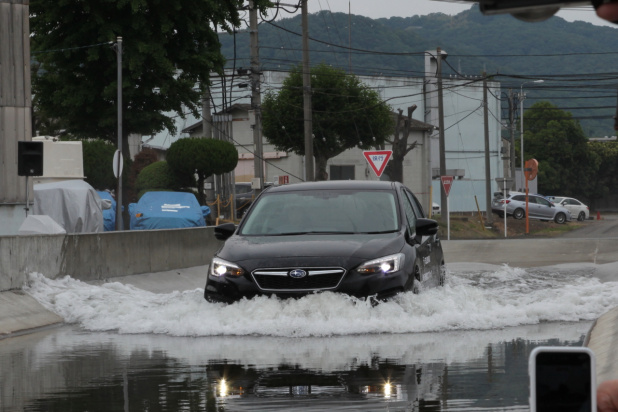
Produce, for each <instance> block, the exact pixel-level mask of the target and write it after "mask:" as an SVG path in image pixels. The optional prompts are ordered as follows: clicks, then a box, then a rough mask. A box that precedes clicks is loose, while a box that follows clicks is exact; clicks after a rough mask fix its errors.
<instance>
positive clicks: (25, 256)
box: [0, 227, 222, 292]
mask: <svg viewBox="0 0 618 412" xmlns="http://www.w3.org/2000/svg"><path fill="white" fill-rule="evenodd" d="M221 244H222V242H221V241H219V240H217V239H216V238H215V236H214V229H213V227H200V228H185V229H165V230H135V231H119V232H103V233H80V234H60V235H28V236H0V292H1V291H6V290H11V289H20V288H21V287H22V286H23V285H24V283H25V282H26V280H27V275H28V274H30V273H33V272H36V273H41V274H42V275H44V276H46V277H48V278H51V279H55V278H59V277H64V276H71V277H72V278H75V279H79V280H84V281H89V280H103V279H107V278H111V277H116V276H127V275H137V274H142V273H152V272H163V271H167V270H173V269H182V268H188V267H194V266H202V265H207V264H209V263H210V260H211V258H212V256H213V255H214V253H215V252H216V251H217V249H218V248H219V247H220V246H221Z"/></svg>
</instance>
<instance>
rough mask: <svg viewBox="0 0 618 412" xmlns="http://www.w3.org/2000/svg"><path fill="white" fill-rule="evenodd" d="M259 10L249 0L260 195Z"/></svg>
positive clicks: (255, 158) (254, 159) (261, 180)
mask: <svg viewBox="0 0 618 412" xmlns="http://www.w3.org/2000/svg"><path fill="white" fill-rule="evenodd" d="M257 13H258V10H257V8H256V7H255V2H254V0H249V33H250V34H251V110H253V115H254V119H255V122H254V124H253V153H254V158H253V169H254V172H253V174H254V176H255V178H257V179H259V180H260V184H259V189H255V194H256V195H258V194H259V193H260V192H261V191H262V188H263V187H264V162H263V148H262V112H261V110H262V97H261V94H260V76H261V75H262V72H261V70H260V55H259V41H258V16H257Z"/></svg>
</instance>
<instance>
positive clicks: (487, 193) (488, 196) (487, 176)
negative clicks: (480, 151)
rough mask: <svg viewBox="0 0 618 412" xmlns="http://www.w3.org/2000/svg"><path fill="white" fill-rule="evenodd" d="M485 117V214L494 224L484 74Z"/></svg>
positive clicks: (484, 79)
mask: <svg viewBox="0 0 618 412" xmlns="http://www.w3.org/2000/svg"><path fill="white" fill-rule="evenodd" d="M483 117H484V123H485V125H484V126H485V212H486V213H487V217H486V222H487V223H489V224H491V223H493V219H492V213H491V163H490V161H489V110H488V107H487V74H486V73H483Z"/></svg>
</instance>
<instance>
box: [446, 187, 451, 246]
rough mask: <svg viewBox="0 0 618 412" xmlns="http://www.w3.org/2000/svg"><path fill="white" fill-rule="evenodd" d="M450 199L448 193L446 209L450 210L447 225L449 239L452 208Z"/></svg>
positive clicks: (447, 215)
mask: <svg viewBox="0 0 618 412" xmlns="http://www.w3.org/2000/svg"><path fill="white" fill-rule="evenodd" d="M449 202H450V200H449V197H448V195H447V196H446V210H447V211H448V213H447V214H446V227H447V231H448V237H447V239H448V240H451V208H450V204H449Z"/></svg>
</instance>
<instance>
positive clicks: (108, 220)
mask: <svg viewBox="0 0 618 412" xmlns="http://www.w3.org/2000/svg"><path fill="white" fill-rule="evenodd" d="M97 193H98V194H99V196H100V197H101V199H109V200H111V201H112V208H111V209H103V228H104V229H105V231H106V232H111V231H114V230H116V200H115V199H114V198H113V197H112V194H111V193H110V192H107V191H102V190H97Z"/></svg>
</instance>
